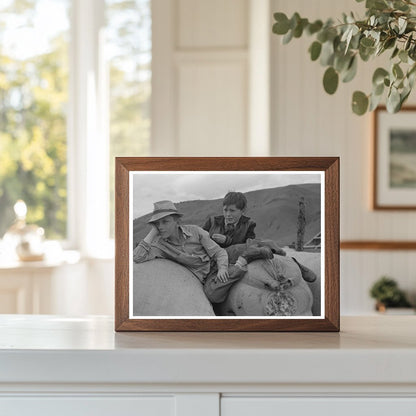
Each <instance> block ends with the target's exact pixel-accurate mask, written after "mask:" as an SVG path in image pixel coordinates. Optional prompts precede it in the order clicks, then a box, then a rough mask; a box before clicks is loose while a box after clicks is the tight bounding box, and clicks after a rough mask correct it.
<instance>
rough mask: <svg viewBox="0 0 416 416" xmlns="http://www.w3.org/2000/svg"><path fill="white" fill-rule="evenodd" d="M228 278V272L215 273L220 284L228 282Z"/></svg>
mask: <svg viewBox="0 0 416 416" xmlns="http://www.w3.org/2000/svg"><path fill="white" fill-rule="evenodd" d="M228 277H229V275H228V270H219V271H218V273H217V279H218V280H219V281H220V282H222V283H225V282H228Z"/></svg>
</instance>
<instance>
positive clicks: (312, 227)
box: [133, 184, 321, 246]
mask: <svg viewBox="0 0 416 416" xmlns="http://www.w3.org/2000/svg"><path fill="white" fill-rule="evenodd" d="M320 191H321V187H320V184H303V185H289V186H284V187H280V188H271V189H261V190H258V191H252V192H247V193H246V194H245V195H246V197H247V202H248V206H247V214H246V215H247V216H249V217H251V218H252V219H253V220H254V221H255V222H256V224H257V226H256V230H255V231H256V235H257V237H259V238H268V239H273V240H275V241H277V242H278V244H280V245H281V246H286V245H288V244H291V243H292V242H294V241H295V240H296V232H297V217H298V204H299V199H300V197H302V196H303V197H304V198H305V206H306V228H305V242H307V241H309V240H310V239H311V238H312V237H313V236H315V235H316V234H317V233H318V232H320V227H321V221H320V215H321V201H320V193H321V192H320ZM175 205H176V206H177V208H178V210H179V211H180V212H182V213H183V214H184V216H183V217H182V222H183V223H184V224H196V225H200V226H202V225H203V224H204V222H205V221H206V219H207V218H208V217H209V216H213V215H220V214H221V213H222V199H215V200H198V201H185V202H179V203H175ZM150 217H151V214H148V215H144V216H142V217H139V218H136V219H135V220H134V222H133V233H134V242H135V243H136V242H138V241H140V240H141V239H143V238H144V237H145V236H146V234H147V232H148V231H149V225H148V224H147V221H148V220H149V218H150Z"/></svg>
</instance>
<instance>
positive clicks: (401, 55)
mask: <svg viewBox="0 0 416 416" xmlns="http://www.w3.org/2000/svg"><path fill="white" fill-rule="evenodd" d="M399 58H400V60H401V61H402V62H405V63H406V62H407V60H408V55H407V51H405V50H403V49H402V50H401V51H400V52H399Z"/></svg>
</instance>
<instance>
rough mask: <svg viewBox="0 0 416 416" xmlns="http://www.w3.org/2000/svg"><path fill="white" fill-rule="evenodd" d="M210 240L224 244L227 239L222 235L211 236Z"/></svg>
mask: <svg viewBox="0 0 416 416" xmlns="http://www.w3.org/2000/svg"><path fill="white" fill-rule="evenodd" d="M212 239H213V240H214V241H215V242H216V243H219V244H224V243H225V240H226V239H227V237H226V236H225V235H224V234H212Z"/></svg>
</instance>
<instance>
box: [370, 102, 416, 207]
mask: <svg viewBox="0 0 416 416" xmlns="http://www.w3.org/2000/svg"><path fill="white" fill-rule="evenodd" d="M381 111H387V109H386V107H385V106H379V107H377V108H376V109H375V110H374V112H373V155H372V156H373V178H372V184H373V195H372V196H373V209H374V210H375V211H377V210H386V211H414V210H416V205H406V206H403V205H380V203H379V202H378V184H377V176H378V160H377V159H378V150H379V144H378V133H379V128H378V119H379V115H380V112H381ZM400 111H401V112H406V111H409V112H410V111H413V112H416V106H407V107H403V108H402V109H401V110H400Z"/></svg>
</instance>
